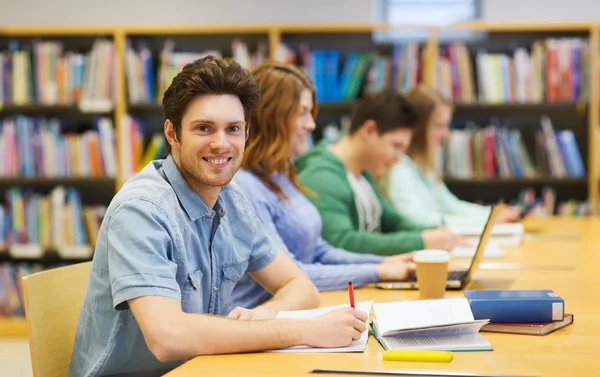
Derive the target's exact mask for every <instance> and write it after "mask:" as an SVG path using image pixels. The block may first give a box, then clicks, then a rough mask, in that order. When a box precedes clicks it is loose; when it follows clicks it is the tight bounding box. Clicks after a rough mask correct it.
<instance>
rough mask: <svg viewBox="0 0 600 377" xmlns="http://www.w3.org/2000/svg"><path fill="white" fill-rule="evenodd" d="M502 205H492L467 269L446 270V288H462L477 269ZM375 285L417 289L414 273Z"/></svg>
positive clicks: (378, 286)
mask: <svg viewBox="0 0 600 377" xmlns="http://www.w3.org/2000/svg"><path fill="white" fill-rule="evenodd" d="M501 209H502V206H500V205H495V206H493V207H492V210H491V211H490V215H489V216H488V219H487V222H486V223H485V227H484V228H483V232H482V233H481V236H480V237H479V243H478V244H477V250H476V251H475V255H474V256H473V259H472V260H471V265H470V266H469V268H468V269H467V270H456V271H448V280H447V282H446V289H463V288H465V287H466V286H467V285H468V284H469V283H470V282H471V278H472V277H473V274H474V273H475V271H476V270H477V267H478V266H479V262H480V261H481V258H482V257H483V253H484V251H485V247H486V245H487V243H488V240H489V238H490V236H491V233H492V227H493V226H494V223H495V221H496V217H497V216H498V213H499V212H500V211H501ZM375 286H376V287H377V288H381V289H418V288H419V285H418V283H417V275H416V273H412V274H411V275H410V276H408V277H407V278H406V279H404V280H400V281H396V282H381V283H376V284H375Z"/></svg>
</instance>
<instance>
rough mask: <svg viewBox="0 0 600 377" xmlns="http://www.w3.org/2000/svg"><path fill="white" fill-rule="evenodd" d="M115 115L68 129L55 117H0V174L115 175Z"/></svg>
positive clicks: (2, 175)
mask: <svg viewBox="0 0 600 377" xmlns="http://www.w3.org/2000/svg"><path fill="white" fill-rule="evenodd" d="M116 164H117V163H116V146H115V131H114V127H113V122H112V119H110V118H106V117H103V118H97V119H95V120H94V124H93V129H90V130H86V131H84V132H82V133H81V134H76V133H74V132H72V131H66V130H65V129H64V127H63V125H62V124H61V121H60V120H58V119H55V118H32V117H27V116H14V117H9V118H4V119H2V120H1V121H0V177H11V176H24V177H104V176H106V177H115V176H116V174H117V166H116Z"/></svg>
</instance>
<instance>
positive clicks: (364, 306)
mask: <svg viewBox="0 0 600 377" xmlns="http://www.w3.org/2000/svg"><path fill="white" fill-rule="evenodd" d="M347 306H348V304H345V305H336V306H326V307H323V308H318V309H310V310H294V311H283V312H279V313H278V314H277V316H276V317H275V319H309V318H315V317H318V316H320V315H322V314H325V313H328V312H330V311H332V310H335V309H339V308H343V307H347ZM372 306H373V301H361V302H357V303H356V304H355V307H356V309H358V310H361V311H363V312H365V313H367V314H368V315H369V319H368V320H367V325H368V324H369V322H370V320H371V307H372ZM368 339H369V329H368V326H367V329H366V330H365V331H364V332H363V333H362V335H361V337H360V339H359V340H355V341H354V342H352V343H350V345H349V346H347V347H339V348H313V347H308V346H295V347H289V348H284V349H280V350H273V351H271V352H305V353H307V352H313V353H317V352H364V351H365V349H366V348H367V340H368Z"/></svg>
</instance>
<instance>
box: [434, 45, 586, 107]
mask: <svg viewBox="0 0 600 377" xmlns="http://www.w3.org/2000/svg"><path fill="white" fill-rule="evenodd" d="M473 55H474V63H475V64H474V65H471V62H470V60H471V58H470V57H469V53H468V52H467V50H466V47H465V45H464V44H463V43H451V44H449V45H448V46H446V47H445V48H441V49H440V53H439V55H438V57H437V59H436V70H435V72H436V75H435V78H434V79H435V87H436V89H438V90H439V91H440V92H442V93H443V94H445V95H447V96H448V97H450V98H452V99H453V100H454V101H456V102H461V103H470V102H473V100H474V98H477V99H478V101H480V102H483V103H541V102H549V103H556V102H575V101H579V100H582V99H585V98H587V97H588V96H589V84H588V81H589V80H588V79H587V77H586V72H587V71H588V70H589V69H588V67H589V55H590V43H589V41H588V40H586V39H582V38H546V39H540V40H536V41H534V42H533V43H532V44H531V45H530V46H524V45H520V46H516V47H515V48H514V49H513V51H511V52H510V53H493V52H488V51H486V49H485V48H480V49H478V50H476V51H473ZM474 77H477V88H476V89H477V94H476V95H475V93H474V91H475V90H474V89H475V85H474V84H473V78H474Z"/></svg>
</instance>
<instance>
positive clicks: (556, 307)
mask: <svg viewBox="0 0 600 377" xmlns="http://www.w3.org/2000/svg"><path fill="white" fill-rule="evenodd" d="M464 295H465V297H466V298H467V300H468V303H469V305H470V307H471V311H472V313H473V317H474V318H476V319H483V318H485V319H487V320H489V321H490V322H494V323H523V322H525V323H532V322H537V323H545V322H555V321H562V320H563V319H564V314H565V302H564V300H563V299H562V298H561V297H560V296H559V295H558V294H557V293H556V292H554V291H553V290H481V291H473V290H466V291H464Z"/></svg>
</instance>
